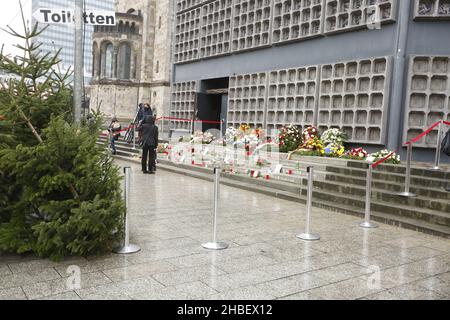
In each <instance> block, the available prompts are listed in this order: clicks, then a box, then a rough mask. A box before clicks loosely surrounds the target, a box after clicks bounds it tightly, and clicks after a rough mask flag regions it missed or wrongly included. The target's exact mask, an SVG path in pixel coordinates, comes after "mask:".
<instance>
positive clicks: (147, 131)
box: [139, 116, 159, 174]
mask: <svg viewBox="0 0 450 320" xmlns="http://www.w3.org/2000/svg"><path fill="white" fill-rule="evenodd" d="M139 132H140V135H141V137H142V172H143V173H150V174H154V173H155V171H156V148H157V146H158V134H159V132H158V127H157V126H156V125H155V117H153V116H147V117H146V118H144V120H143V122H142V124H141V126H140V127H139ZM147 160H148V162H147Z"/></svg>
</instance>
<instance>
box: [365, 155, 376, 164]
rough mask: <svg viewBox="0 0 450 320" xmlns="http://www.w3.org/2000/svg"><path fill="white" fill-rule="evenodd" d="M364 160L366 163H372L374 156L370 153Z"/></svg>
mask: <svg viewBox="0 0 450 320" xmlns="http://www.w3.org/2000/svg"><path fill="white" fill-rule="evenodd" d="M366 160H367V162H368V163H374V162H375V158H374V157H373V156H371V155H370V156H368V157H367V159H366Z"/></svg>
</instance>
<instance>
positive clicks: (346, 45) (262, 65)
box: [173, 0, 450, 161]
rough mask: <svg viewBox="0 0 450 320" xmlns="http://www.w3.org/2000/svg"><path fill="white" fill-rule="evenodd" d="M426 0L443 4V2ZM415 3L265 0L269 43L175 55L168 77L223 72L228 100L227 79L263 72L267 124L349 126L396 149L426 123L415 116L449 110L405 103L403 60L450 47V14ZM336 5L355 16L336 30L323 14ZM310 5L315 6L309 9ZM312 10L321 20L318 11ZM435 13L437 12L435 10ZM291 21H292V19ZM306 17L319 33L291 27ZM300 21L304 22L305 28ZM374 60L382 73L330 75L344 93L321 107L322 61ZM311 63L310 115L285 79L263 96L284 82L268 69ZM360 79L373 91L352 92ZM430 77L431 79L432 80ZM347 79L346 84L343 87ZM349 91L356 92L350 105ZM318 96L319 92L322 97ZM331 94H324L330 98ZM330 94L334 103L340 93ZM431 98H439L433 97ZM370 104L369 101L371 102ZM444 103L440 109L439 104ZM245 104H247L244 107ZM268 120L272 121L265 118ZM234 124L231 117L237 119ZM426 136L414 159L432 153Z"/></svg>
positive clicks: (356, 136)
mask: <svg viewBox="0 0 450 320" xmlns="http://www.w3.org/2000/svg"><path fill="white" fill-rule="evenodd" d="M430 1H432V2H433V3H438V4H439V3H441V4H444V5H446V4H447V2H448V1H441V2H435V1H434V0H430ZM210 2H212V1H206V2H201V1H198V2H197V3H196V4H195V5H193V6H191V7H187V6H185V7H184V9H183V10H184V11H183V12H188V11H189V10H191V9H192V8H200V7H202V6H204V5H206V4H208V3H210ZM422 2H424V1H422ZM236 3H239V4H242V1H235V2H233V8H234V7H235V5H236ZM251 3H255V2H251V1H247V4H251ZM420 3H421V1H418V0H417V1H403V2H402V1H398V0H397V1H395V0H393V1H387V0H385V1H371V0H363V1H357V0H353V1H352V0H350V1H337V0H334V1H326V0H325V1H313V0H311V1H303V0H298V1H288V0H286V1H282V0H280V1H278V0H272V1H271V4H272V7H271V25H270V43H269V45H267V46H260V47H257V48H250V49H242V50H238V51H233V47H232V46H231V47H230V48H231V52H230V53H227V54H222V55H215V56H210V57H198V58H197V59H196V60H195V59H192V60H189V61H183V62H175V64H174V75H173V81H174V82H186V81H197V82H199V84H200V83H201V82H202V81H207V80H208V79H215V78H226V77H228V78H230V102H231V94H232V91H233V88H234V89H235V90H236V89H237V87H233V86H231V83H232V79H233V78H235V77H237V76H239V75H254V74H263V73H265V74H267V81H268V82H267V87H266V97H265V104H266V108H267V110H265V114H264V122H265V123H266V125H268V126H269V125H271V126H278V125H279V124H285V123H283V122H285V121H289V120H290V119H293V120H292V122H294V123H296V124H298V125H301V126H305V125H308V124H310V123H311V122H312V123H316V124H317V125H319V126H320V127H321V128H322V129H324V128H326V127H332V126H335V125H338V126H342V127H343V128H344V127H345V128H346V129H345V130H347V131H348V132H349V133H350V131H351V133H352V140H354V141H356V142H355V144H357V145H363V146H365V147H366V148H367V149H368V150H369V151H370V150H379V148H380V147H386V148H390V149H395V148H397V147H398V146H400V145H401V144H402V143H403V142H404V140H405V139H406V138H407V137H408V135H407V133H408V132H409V134H410V136H411V135H412V134H414V133H415V132H419V131H420V130H423V128H424V127H426V124H424V126H422V125H421V123H424V122H426V121H429V120H428V119H429V118H430V119H431V118H433V117H434V115H435V114H436V112H440V114H442V115H443V117H444V119H445V117H446V119H445V120H447V119H448V117H449V115H448V114H447V113H446V112H443V111H435V110H436V108H434V109H433V108H431V109H430V111H426V112H424V111H423V110H415V109H414V107H415V104H412V107H410V105H411V103H410V100H411V99H410V96H411V95H412V94H413V92H410V91H409V90H410V89H409V87H410V83H409V81H411V79H410V78H411V77H412V75H411V74H410V71H409V68H410V67H408V66H409V65H410V64H411V63H412V62H411V60H412V59H414V57H416V56H419V57H430V59H432V57H449V56H450V48H449V45H448V41H447V40H446V39H448V30H449V29H450V21H448V19H447V17H446V14H445V15H444V14H443V13H441V14H440V16H436V14H433V15H428V16H426V17H418V13H419V11H418V8H419V4H420ZM342 5H343V6H344V8H347V9H346V11H345V12H344V13H347V14H348V16H349V18H351V17H352V16H353V17H354V19H355V20H354V21H352V20H351V19H350V20H349V24H348V25H347V26H345V27H342V28H339V29H338V28H337V26H338V24H336V27H335V28H330V26H328V27H327V25H326V24H327V18H328V22H329V21H330V20H333V18H336V17H339V15H341V14H342V13H343V12H341V13H340V12H339V10H340V9H339V8H340V6H342ZM373 5H375V11H374V8H373V7H372V6H373ZM334 8H336V10H334ZM369 8H370V12H375V13H376V15H375V17H377V19H375V21H373V17H368V16H367V12H368V10H366V9H369ZM434 8H437V7H434ZM445 8H446V7H445V6H444V9H445ZM436 10H439V9H436ZM313 11H314V12H316V13H315V14H313ZM319 12H320V19H318V18H317V17H318V15H319ZM361 12H362V17H363V19H362V20H360V19H359V18H358V14H359V13H361ZM377 12H378V13H377ZM433 12H436V11H433ZM437 12H439V11H437ZM441 12H444V11H443V10H441ZM234 14H235V13H234V11H233V12H232V16H233V20H232V26H231V28H232V29H233V28H234V21H235V17H234ZM288 15H289V18H288ZM298 19H299V20H298ZM302 19H303V20H302ZM376 20H378V21H376ZM283 21H284V22H283ZM364 21H365V22H364ZM296 22H298V25H297V24H296ZM313 22H315V25H317V23H319V27H318V28H319V29H320V32H319V33H318V34H314V32H312V33H309V34H307V33H304V37H302V36H301V32H299V31H298V30H301V26H302V25H304V30H305V32H306V30H308V28H309V30H312V31H314V30H317V27H315V28H311V26H312V25H313ZM377 22H379V25H380V26H381V27H380V28H379V29H373V28H372V29H371V28H370V27H373V25H376V24H377ZM239 23H240V22H239ZM307 24H308V25H309V27H307ZM342 26H344V25H342ZM199 28H202V26H201V25H200V26H199ZM297 28H298V29H297ZM405 29H406V31H405ZM283 31H284V36H283ZM297 32H299V33H297ZM400 35H405V38H406V40H405V43H406V46H405V47H401V43H400V40H399V39H400V38H401V37H400ZM233 36H234V35H232V37H233ZM283 37H284V38H283ZM232 39H233V38H232ZM400 48H401V49H402V50H401V51H399V49H400ZM378 59H386V60H385V61H386V72H385V73H381V74H378V73H373V74H371V75H370V76H369V77H368V78H369V82H367V79H364V78H365V77H366V76H365V75H358V74H357V75H355V76H352V78H351V77H349V78H348V79H347V77H344V78H343V79H342V80H343V83H341V82H339V81H336V84H337V89H339V86H340V85H341V84H342V85H343V89H342V90H343V92H342V93H340V95H343V97H342V109H337V110H332V109H328V108H327V107H326V106H327V104H326V103H327V102H326V100H327V97H326V96H327V95H328V94H325V93H324V92H323V91H322V93H323V94H321V93H320V90H322V89H321V85H322V81H327V79H324V78H323V77H322V75H321V73H322V67H324V66H332V68H333V66H335V65H339V64H340V63H344V68H345V64H350V66H354V65H355V63H356V66H357V67H358V68H360V66H359V65H360V64H363V62H364V61H370V62H371V68H372V63H373V61H375V60H378ZM175 61H176V60H175ZM399 61H404V62H405V64H406V65H405V66H403V64H400V62H399ZM314 66H316V67H317V68H318V71H319V82H318V83H317V84H318V86H317V88H316V89H317V90H319V93H317V94H316V95H315V97H316V99H315V100H316V101H315V102H314V104H315V105H316V107H315V109H313V110H315V113H313V114H312V115H311V112H310V110H307V109H303V108H304V107H303V105H302V104H301V103H300V104H299V103H297V102H296V101H301V99H302V98H303V99H305V97H304V96H302V95H301V94H300V93H296V94H295V96H290V94H289V89H290V88H291V87H292V83H289V81H288V83H287V84H286V94H285V96H284V97H282V96H279V95H278V93H277V96H276V97H275V96H273V97H271V96H270V89H271V85H272V86H275V87H276V88H272V89H274V90H278V87H281V88H282V89H281V90H283V85H281V83H278V80H276V82H275V83H269V82H270V81H271V80H270V73H274V72H276V73H277V75H278V72H279V71H281V70H293V69H295V70H298V69H301V68H311V67H314ZM362 67H363V66H361V68H362ZM432 73H433V71H431V74H430V80H429V81H430V86H431V78H432V77H433V76H439V74H436V75H434V74H432ZM273 75H274V74H273ZM400 76H401V77H403V79H402V80H400V82H398V81H397V79H399V78H400ZM360 79H361V81H360V82H361V86H362V87H364V86H366V87H367V86H369V88H370V90H372V92H366V91H358V90H359V89H358V81H359V80H360ZM355 80H356V84H355ZM383 81H384V84H383ZM427 81H428V80H427ZM434 83H437V82H436V81H435V82H434ZM279 84H280V85H279ZM394 84H395V86H394ZM324 85H326V83H324ZM346 85H347V86H348V89H346V87H345V86H346ZM353 85H356V88H355V92H354V93H351V92H346V91H345V90H350V91H351V90H353V89H352V86H353ZM372 85H376V88H381V87H383V89H382V90H379V91H378V89H377V90H373V89H372V88H373V87H372ZM436 85H437V84H436ZM198 88H202V86H201V85H199V87H198ZM430 89H431V87H430ZM325 90H326V88H325ZM448 90H449V89H447V90H446V92H445V95H446V97H447V96H448V94H449V91H448ZM202 92H203V91H202ZM203 93H205V92H203ZM437 94H441V95H442V92H437ZM346 95H347V96H348V98H347V103H349V104H347V105H348V106H354V107H352V108H349V109H345V107H344V98H345V96H346ZM371 95H372V102H373V103H374V104H372V105H371V100H370V99H371ZM431 95H432V93H430V94H429V96H427V97H428V100H429V99H430V96H431ZM332 96H337V93H336V95H335V94H334V93H333V95H332ZM352 96H355V100H354V104H353V97H352ZM398 96H400V100H398V98H397V97H398ZM427 97H425V99H427ZM433 97H436V96H433ZM320 98H322V102H321V101H320ZM331 98H332V97H331V96H330V101H331ZM292 100H293V101H294V109H293V111H292V113H293V114H291V113H290V110H289V108H290V106H291V105H292ZM335 100H336V103H338V104H339V105H340V102H339V98H336V99H335ZM434 100H436V101H439V99H434ZM434 100H433V101H434ZM441 100H442V99H441ZM274 103H275V104H274ZM322 103H323V104H322ZM330 103H331V102H330ZM427 103H428V102H427ZM367 104H369V107H368V108H367V109H366V107H365V106H366V105H367ZM269 106H270V107H269ZM373 106H376V107H375V108H373ZM269 108H271V109H270V111H271V112H273V113H272V116H271V117H269V115H268V113H269ZM438 110H439V109H438ZM444 110H446V109H445V107H444ZM235 111H236V110H230V111H229V113H231V115H233V116H234V112H235ZM250 111H252V110H251V109H250ZM321 111H322V113H321ZM333 111H334V112H333ZM411 112H416V113H417V112H423V113H424V114H422V115H421V117H420V119H421V120H411V121H412V124H413V125H412V126H411V128H409V127H408V121H409V118H410V113H411ZM281 113H283V114H281ZM429 113H431V114H429ZM274 114H275V115H274ZM305 115H306V116H305ZM333 116H334V118H333ZM414 117H415V119H417V114H414ZM277 118H278V119H280V121H278V120H277ZM233 119H234V118H233ZM269 119H275V120H270V121H268V120H269ZM281 119H283V120H281ZM334 119H335V120H336V121H334ZM337 119H339V121H337ZM332 120H333V121H332ZM430 121H431V120H430ZM350 122H351V124H350ZM230 123H232V124H233V125H234V124H235V122H234V120H230ZM237 124H238V122H236V125H237ZM414 130H416V131H414ZM429 139H430V141H428V142H426V143H425V142H424V144H423V145H422V146H423V147H424V148H417V150H416V151H415V152H414V158H415V159H416V158H417V159H427V160H431V159H432V158H433V157H434V154H433V149H432V148H433V147H435V145H436V141H435V142H433V140H435V139H433V137H432V136H431V137H430V138H429ZM363 141H366V142H363ZM418 146H421V145H418ZM400 152H402V151H400ZM445 160H446V158H444V159H443V161H445Z"/></svg>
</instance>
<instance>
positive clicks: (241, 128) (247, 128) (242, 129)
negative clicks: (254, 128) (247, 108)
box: [239, 124, 251, 134]
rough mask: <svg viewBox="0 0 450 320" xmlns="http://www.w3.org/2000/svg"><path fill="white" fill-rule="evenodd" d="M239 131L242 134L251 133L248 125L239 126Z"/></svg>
mask: <svg viewBox="0 0 450 320" xmlns="http://www.w3.org/2000/svg"><path fill="white" fill-rule="evenodd" d="M239 131H240V132H242V133H244V134H250V132H251V128H250V126H249V125H248V124H241V125H240V126H239Z"/></svg>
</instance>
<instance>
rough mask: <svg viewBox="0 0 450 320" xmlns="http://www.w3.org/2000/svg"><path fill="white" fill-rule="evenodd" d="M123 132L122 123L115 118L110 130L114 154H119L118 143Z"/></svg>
mask: <svg viewBox="0 0 450 320" xmlns="http://www.w3.org/2000/svg"><path fill="white" fill-rule="evenodd" d="M121 130H122V125H121V124H120V122H119V121H118V120H117V118H116V117H113V118H112V120H111V124H110V125H109V128H108V131H109V132H110V134H111V139H110V141H109V142H110V147H111V151H112V154H116V153H117V150H116V141H117V140H119V137H120V131H121Z"/></svg>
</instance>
